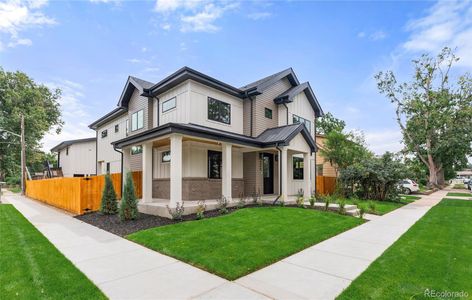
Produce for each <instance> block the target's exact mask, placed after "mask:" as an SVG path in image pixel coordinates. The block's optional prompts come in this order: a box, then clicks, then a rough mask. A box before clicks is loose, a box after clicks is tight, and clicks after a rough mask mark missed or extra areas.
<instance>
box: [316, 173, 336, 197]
mask: <svg viewBox="0 0 472 300" xmlns="http://www.w3.org/2000/svg"><path fill="white" fill-rule="evenodd" d="M335 188H336V177H327V176H316V193H317V194H320V195H330V194H332V193H334V189H335Z"/></svg>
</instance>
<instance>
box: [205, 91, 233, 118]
mask: <svg viewBox="0 0 472 300" xmlns="http://www.w3.org/2000/svg"><path fill="white" fill-rule="evenodd" d="M208 119H209V120H213V121H217V122H221V123H225V124H231V104H229V103H226V102H223V101H220V100H216V99H213V98H211V97H208Z"/></svg>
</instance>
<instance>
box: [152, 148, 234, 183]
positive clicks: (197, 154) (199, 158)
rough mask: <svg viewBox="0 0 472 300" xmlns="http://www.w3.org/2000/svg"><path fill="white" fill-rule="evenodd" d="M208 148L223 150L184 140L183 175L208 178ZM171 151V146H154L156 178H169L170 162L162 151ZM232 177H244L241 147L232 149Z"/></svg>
mask: <svg viewBox="0 0 472 300" xmlns="http://www.w3.org/2000/svg"><path fill="white" fill-rule="evenodd" d="M208 150H214V151H221V147H220V146H217V145H209V144H206V143H199V142H193V141H186V142H183V145H182V176H183V177H199V178H207V176H208V162H207V152H208ZM164 151H169V146H165V147H159V148H154V151H153V153H154V157H153V162H154V172H153V173H154V178H169V175H170V163H163V162H162V160H161V157H162V152H164ZM232 178H243V154H242V152H241V150H240V149H238V148H235V147H233V149H232Z"/></svg>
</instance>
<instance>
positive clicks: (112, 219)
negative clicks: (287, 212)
mask: <svg viewBox="0 0 472 300" xmlns="http://www.w3.org/2000/svg"><path fill="white" fill-rule="evenodd" d="M254 206H255V207H261V205H247V206H245V207H254ZM262 206H267V205H262ZM236 210H237V208H235V207H231V208H228V213H227V214H230V213H232V212H234V211H236ZM227 214H221V213H220V212H219V211H218V210H212V211H206V212H205V219H207V218H214V217H219V216H221V215H227ZM75 218H76V219H79V220H80V221H83V222H85V223H88V224H90V225H93V226H95V227H98V228H100V229H103V230H106V231H108V232H111V233H113V234H116V235H119V236H122V237H123V236H126V235H128V234H131V233H133V232H136V231H140V230H144V229H148V228H153V227H159V226H165V225H170V224H175V223H180V222H185V221H192V220H196V219H197V216H196V215H195V214H191V215H187V216H183V217H182V221H175V220H171V219H167V218H163V217H159V216H154V215H148V214H143V213H138V217H137V218H136V220H130V221H121V219H120V217H119V216H118V214H116V215H103V214H101V213H100V212H91V213H86V214H83V215H80V216H75Z"/></svg>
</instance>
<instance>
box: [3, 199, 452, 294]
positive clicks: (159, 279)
mask: <svg viewBox="0 0 472 300" xmlns="http://www.w3.org/2000/svg"><path fill="white" fill-rule="evenodd" d="M446 193H447V191H440V192H436V193H434V194H432V195H430V196H426V197H424V198H423V199H421V200H418V201H416V202H414V203H412V204H409V205H406V206H404V207H402V208H399V209H397V210H395V211H393V212H391V213H389V214H387V215H384V216H382V217H378V218H375V219H374V220H372V221H370V222H367V223H365V224H363V225H361V226H358V227H356V228H353V229H351V230H349V231H346V232H344V233H342V234H340V235H338V236H335V237H333V238H331V239H328V240H326V241H324V242H322V243H319V244H317V245H314V246H312V247H310V248H308V249H306V250H304V251H301V252H299V253H297V254H294V255H292V256H290V257H288V258H286V259H284V260H282V261H280V262H277V263H275V264H273V265H271V266H268V267H266V268H264V269H261V270H259V271H256V272H254V273H252V274H249V275H247V276H245V277H242V278H240V279H238V280H236V281H234V282H230V281H227V280H225V279H222V278H220V277H218V276H215V275H213V274H210V273H208V272H205V271H203V270H200V269H197V268H195V267H192V266H190V265H188V264H186V263H183V262H180V261H178V260H176V259H173V258H171V257H168V256H165V255H162V254H160V253H158V252H155V251H152V250H149V249H147V248H145V247H142V246H140V245H137V244H135V243H133V242H130V241H128V240H126V239H123V238H121V237H118V236H116V235H114V234H111V233H109V232H106V231H103V230H101V229H99V228H97V227H94V226H92V225H89V224H87V223H84V222H82V221H79V220H77V219H75V218H72V217H71V216H70V215H67V214H65V213H64V212H62V211H61V210H58V209H54V208H52V207H50V206H47V205H44V204H41V203H39V202H36V201H33V200H30V199H28V198H25V197H22V196H18V195H15V196H12V195H11V194H9V195H7V196H6V198H7V200H8V202H10V203H11V204H13V205H14V206H15V207H16V208H17V209H18V210H19V211H20V212H21V213H22V214H23V215H24V216H25V217H26V218H27V219H28V220H29V221H30V222H31V223H32V224H33V225H34V226H35V227H36V228H38V230H39V231H41V233H42V234H44V236H46V238H48V239H49V240H50V241H51V242H52V243H53V244H54V245H55V246H56V248H57V249H59V251H61V252H62V253H63V254H64V255H65V256H66V257H67V258H68V259H69V260H70V261H71V262H72V263H73V264H74V265H75V266H77V268H78V269H80V270H81V271H82V272H83V273H84V274H85V275H86V276H87V277H88V278H90V279H91V280H92V281H93V282H94V283H95V284H96V285H97V286H98V287H99V288H100V289H101V290H102V291H103V292H104V293H105V295H107V296H108V297H109V298H111V299H191V298H198V299H270V298H273V299H334V298H335V297H336V296H337V295H338V294H339V293H341V292H342V290H343V289H345V288H346V287H347V286H348V285H349V284H350V282H351V281H352V280H353V279H355V278H356V277H357V276H359V275H360V274H361V273H362V272H363V271H364V270H365V269H366V268H367V267H368V266H369V264H370V263H371V262H372V261H374V260H375V259H376V258H377V257H379V256H380V255H381V254H382V253H383V251H385V250H386V249H387V248H388V247H389V246H390V245H391V244H393V243H394V242H395V241H396V240H397V239H398V238H399V237H400V236H401V235H402V234H403V233H404V232H405V231H406V230H408V228H410V227H411V226H412V225H413V224H414V223H415V222H416V221H417V220H418V219H420V218H421V217H422V216H423V215H424V214H425V213H426V212H427V211H428V210H429V209H430V208H431V207H432V206H433V205H435V204H436V203H438V202H439V201H440V200H441V199H442V198H443V197H444V196H445V195H446Z"/></svg>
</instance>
